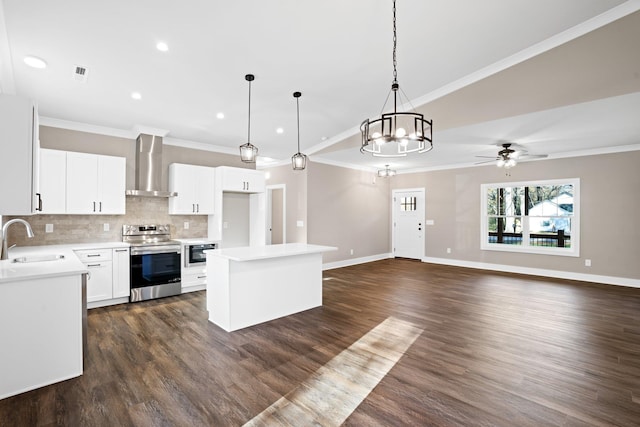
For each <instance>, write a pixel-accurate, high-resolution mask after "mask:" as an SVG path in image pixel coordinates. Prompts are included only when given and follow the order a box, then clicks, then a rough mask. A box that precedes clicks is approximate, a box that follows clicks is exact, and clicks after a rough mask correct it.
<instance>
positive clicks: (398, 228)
mask: <svg viewBox="0 0 640 427" xmlns="http://www.w3.org/2000/svg"><path fill="white" fill-rule="evenodd" d="M392 203H393V208H392V212H393V255H394V256H396V257H402V258H414V259H422V258H423V257H424V243H425V242H424V234H425V233H424V222H425V219H424V217H425V215H424V213H425V212H424V211H425V207H424V188H417V189H408V190H394V191H393V197H392Z"/></svg>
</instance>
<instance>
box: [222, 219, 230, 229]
mask: <svg viewBox="0 0 640 427" xmlns="http://www.w3.org/2000/svg"><path fill="white" fill-rule="evenodd" d="M222 228H224V229H225V230H226V229H227V228H229V223H228V222H227V221H224V222H223V223H222Z"/></svg>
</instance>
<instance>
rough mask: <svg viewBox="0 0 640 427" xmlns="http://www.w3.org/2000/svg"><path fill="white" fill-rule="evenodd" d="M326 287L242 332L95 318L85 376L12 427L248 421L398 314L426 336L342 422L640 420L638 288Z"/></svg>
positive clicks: (360, 270) (543, 281) (127, 311)
mask: <svg viewBox="0 0 640 427" xmlns="http://www.w3.org/2000/svg"><path fill="white" fill-rule="evenodd" d="M324 276H325V278H329V280H325V281H324V305H323V307H320V308H316V309H313V310H309V311H306V312H303V313H299V314H297V315H293V316H289V317H286V318H282V319H278V320H275V321H272V322H268V323H265V324H262V325H258V326H254V327H251V328H246V329H243V330H240V331H236V332H233V333H227V332H224V331H223V330H222V329H220V328H218V327H217V326H215V325H213V324H211V323H209V322H208V321H207V312H206V309H205V306H206V296H205V293H204V292H196V293H191V294H184V295H181V296H178V297H171V298H166V299H163V300H156V301H149V302H143V303H136V304H124V305H119V306H113V307H107V308H101V309H94V310H90V312H89V316H88V317H89V319H88V322H89V351H88V360H87V364H86V366H85V373H84V375H83V376H81V377H79V378H76V379H72V380H69V381H65V382H63V383H59V384H55V385H52V386H48V387H44V388H41V389H38V390H34V391H31V392H28V393H23V394H21V395H18V396H14V397H11V398H7V399H3V400H1V401H0V426H3V427H7V426H47V425H66V426H113V425H118V426H128V425H135V426H165V425H166V426H240V425H242V424H244V423H246V422H248V421H250V420H252V419H253V418H254V417H255V416H256V415H258V414H260V413H261V412H262V411H263V410H264V409H265V408H267V407H269V406H270V405H272V404H273V403H274V402H276V401H277V400H278V399H280V398H281V397H282V396H284V395H285V394H287V393H289V392H290V391H291V390H292V389H294V388H296V387H297V386H298V385H299V384H300V383H301V382H303V381H305V380H306V379H307V378H309V377H310V376H311V375H313V374H314V373H315V372H316V371H317V370H318V369H319V368H320V367H322V366H323V365H325V364H327V363H328V362H329V361H330V360H331V359H332V358H334V357H335V356H336V355H338V354H339V353H340V352H342V351H343V350H344V349H346V348H347V347H349V346H350V345H351V344H352V343H354V342H355V341H358V340H359V339H360V338H361V337H362V336H363V335H365V334H367V333H368V332H369V331H370V330H371V329H372V328H374V327H376V326H377V325H379V324H380V323H381V322H383V321H384V320H385V319H387V318H388V317H390V316H393V317H395V318H398V319H402V320H404V321H409V322H411V323H413V324H415V325H418V326H419V327H420V328H421V329H424V331H423V332H422V333H421V335H420V336H419V337H418V338H417V339H416V341H415V342H414V343H413V345H411V346H410V347H409V348H408V350H407V351H406V353H405V354H404V356H403V357H402V358H401V359H400V360H399V361H398V363H397V364H396V365H395V366H393V367H392V368H391V370H390V371H389V373H388V374H387V375H386V376H385V377H384V378H383V379H382V380H381V381H380V383H378V385H377V386H376V387H375V388H374V389H373V391H371V393H370V394H369V395H368V396H367V397H366V398H365V400H364V401H363V402H362V404H360V405H359V406H358V407H357V408H356V410H355V411H354V412H353V413H352V414H351V415H350V416H349V417H348V418H347V420H346V421H345V423H344V425H347V426H377V425H381V426H396V425H420V426H426V425H437V426H459V425H463V426H576V427H577V426H589V425H595V426H610V425H615V426H637V425H640V289H632V288H624V287H616V286H608V285H598V284H589V283H584V282H572V281H563V280H551V279H547V278H538V277H531V276H519V275H511V274H502V273H493V272H487V271H480V270H472V269H464V268H456V267H446V266H438V265H432V264H425V263H420V262H417V261H410V260H401V259H395V260H393V259H390V260H383V261H378V262H374V263H369V264H363V265H359V266H353V267H347V268H342V269H336V270H330V271H326V272H325V273H324ZM17 326H19V325H17ZM0 345H1V343H0ZM0 381H1V379H0Z"/></svg>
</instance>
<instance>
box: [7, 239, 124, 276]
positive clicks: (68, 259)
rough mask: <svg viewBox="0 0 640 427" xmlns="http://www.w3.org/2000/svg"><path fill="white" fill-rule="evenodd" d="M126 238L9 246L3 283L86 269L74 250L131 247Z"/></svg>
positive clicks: (71, 273)
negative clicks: (46, 258)
mask: <svg viewBox="0 0 640 427" xmlns="http://www.w3.org/2000/svg"><path fill="white" fill-rule="evenodd" d="M127 247H129V245H128V244H127V243H122V242H100V243H75V244H68V245H44V246H21V247H15V248H11V249H9V257H8V258H9V259H6V260H2V261H0V284H2V283H7V282H13V281H18V280H29V279H38V278H43V277H56V276H70V275H75V274H82V273H86V272H87V269H86V267H85V265H84V264H83V263H82V262H80V260H79V259H78V257H77V256H76V254H75V253H74V252H73V251H74V250H83V249H109V248H127ZM44 255H63V256H64V259H58V260H54V261H37V262H29V263H18V262H13V259H15V258H19V257H30V256H44Z"/></svg>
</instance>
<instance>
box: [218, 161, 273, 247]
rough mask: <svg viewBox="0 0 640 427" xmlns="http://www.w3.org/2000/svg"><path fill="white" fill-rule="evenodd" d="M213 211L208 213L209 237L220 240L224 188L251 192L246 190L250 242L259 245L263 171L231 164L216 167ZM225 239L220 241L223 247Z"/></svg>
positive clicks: (263, 239) (262, 220)
mask: <svg viewBox="0 0 640 427" xmlns="http://www.w3.org/2000/svg"><path fill="white" fill-rule="evenodd" d="M215 188H216V190H215V207H216V214H215V215H211V216H209V221H208V226H209V233H208V236H207V237H208V238H209V239H211V240H222V227H223V224H224V218H222V212H223V197H222V194H223V193H224V192H231V193H250V194H249V224H248V227H249V245H250V246H260V245H264V244H265V243H266V231H265V229H266V227H265V224H266V221H267V219H266V218H267V217H266V210H265V209H266V208H265V188H266V184H265V177H264V173H263V172H262V171H257V170H253V169H242V168H234V167H230V166H220V167H217V168H216V186H215ZM224 244H225V242H224V241H223V242H222V247H224Z"/></svg>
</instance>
